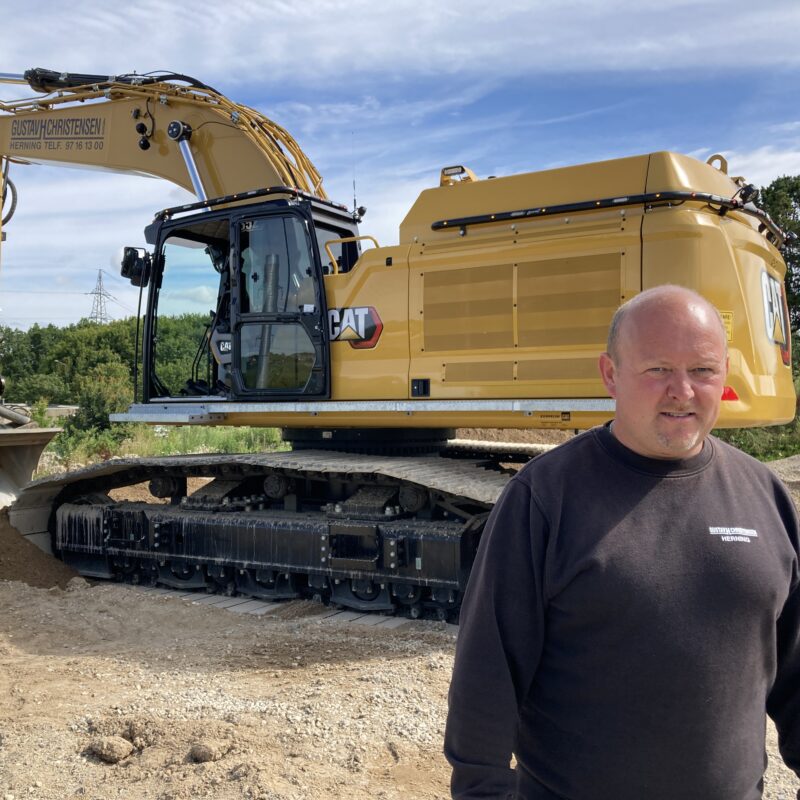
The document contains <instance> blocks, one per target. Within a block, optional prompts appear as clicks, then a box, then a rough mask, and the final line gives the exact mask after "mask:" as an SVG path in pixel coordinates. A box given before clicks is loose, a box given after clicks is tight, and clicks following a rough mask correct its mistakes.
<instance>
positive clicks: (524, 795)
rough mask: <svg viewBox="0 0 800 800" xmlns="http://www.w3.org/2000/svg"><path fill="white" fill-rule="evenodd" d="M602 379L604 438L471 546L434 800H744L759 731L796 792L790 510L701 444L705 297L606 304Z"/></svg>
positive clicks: (757, 763) (716, 389)
mask: <svg viewBox="0 0 800 800" xmlns="http://www.w3.org/2000/svg"><path fill="white" fill-rule="evenodd" d="M599 367H600V374H601V377H602V379H603V382H604V383H605V385H606V388H607V389H608V392H609V393H610V394H611V396H612V397H614V399H615V400H616V413H615V418H614V420H613V422H612V423H611V424H610V425H606V426H604V427H601V428H596V429H593V430H590V431H587V432H586V433H584V434H582V435H580V436H577V437H575V438H574V439H572V440H571V441H569V442H568V443H566V444H564V445H562V446H561V447H559V448H557V449H556V450H553V451H551V452H550V453H547V454H545V455H542V456H539V457H538V458H536V459H534V460H533V461H531V462H530V463H529V464H528V465H526V467H525V468H523V469H522V470H520V472H519V473H518V474H517V475H516V476H515V477H514V478H513V479H512V480H511V482H510V483H509V485H508V487H507V488H506V490H505V492H504V493H503V495H502V497H501V498H500V501H499V502H498V503H497V505H496V506H495V509H494V511H493V513H492V516H491V517H490V519H489V522H488V524H487V526H486V530H485V532H484V534H483V538H482V541H481V545H480V548H479V551H478V555H477V559H476V562H475V565H474V567H473V570H472V575H471V577H470V582H469V586H468V587H467V592H466V595H465V598H464V603H463V606H462V612H461V627H460V630H459V638H458V645H457V649H456V662H455V667H454V670H453V680H452V684H451V687H450V712H449V715H448V720H447V730H446V734H445V754H446V756H447V758H448V760H449V761H450V763H451V765H452V767H453V775H452V783H451V789H452V795H453V797H454V798H459V800H467V799H468V798H519V799H520V800H758V798H761V796H762V789H763V773H764V768H765V765H766V758H765V748H764V737H765V714H766V713H767V712H768V713H769V714H770V716H771V717H772V718H773V719H774V721H775V723H776V725H777V728H778V733H779V739H780V745H781V752H782V755H783V758H784V761H785V762H786V764H787V765H789V766H790V767H791V768H792V769H794V770H795V771H796V772H798V774H800V568H799V567H798V561H799V560H800V556H799V555H798V553H799V551H800V543H799V542H798V538H799V537H798V522H797V516H796V514H795V510H794V507H793V504H792V501H791V498H790V497H789V496H788V494H787V492H786V490H785V488H784V487H783V485H782V484H781V483H780V482H779V481H778V480H777V479H776V478H775V477H774V476H773V475H772V473H771V472H770V471H769V470H768V469H766V468H765V467H764V466H763V465H762V464H760V463H758V462H757V461H755V460H754V459H751V458H750V457H748V456H746V455H744V454H743V453H741V452H740V451H738V450H736V449H735V448H732V447H730V446H728V445H726V444H724V443H723V442H720V441H719V440H717V439H715V438H714V437H712V436H710V435H709V433H710V431H711V428H712V427H713V425H714V422H715V420H716V418H717V415H718V413H719V406H720V400H721V395H722V391H723V388H724V385H725V377H726V375H727V369H728V355H727V343H726V337H725V331H724V328H723V325H722V322H721V320H720V317H719V314H718V313H717V311H716V310H715V309H714V307H713V306H711V305H710V304H709V303H708V302H707V301H706V300H704V299H703V298H702V297H700V296H699V295H697V294H695V293H693V292H690V291H689V290H687V289H683V288H680V287H676V286H665V287H659V288H656V289H651V290H648V291H646V292H643V293H642V294H640V295H638V296H637V297H636V298H634V299H633V300H631V301H630V302H628V303H627V304H625V305H623V306H622V307H621V308H620V309H619V310H618V311H617V313H616V315H615V317H614V320H613V321H612V324H611V328H610V331H609V340H608V345H607V352H605V353H603V354H602V355H601V357H600V364H599ZM512 754H513V755H514V756H515V758H516V767H515V768H513V769H512V767H511V766H510V760H511V756H512Z"/></svg>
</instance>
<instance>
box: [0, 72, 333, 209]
mask: <svg viewBox="0 0 800 800" xmlns="http://www.w3.org/2000/svg"><path fill="white" fill-rule="evenodd" d="M24 81H25V82H26V83H27V84H28V85H30V86H31V87H32V88H33V89H35V90H36V91H38V92H42V93H43V94H41V95H40V96H37V97H34V98H29V99H24V100H14V101H8V102H3V101H0V155H2V156H3V157H5V158H8V159H10V160H12V161H15V162H19V163H32V164H36V163H49V164H55V165H67V166H83V167H92V168H100V169H107V170H111V171H115V172H126V173H140V174H146V175H151V176H154V177H157V178H163V179H164V180H168V181H171V182H172V183H175V184H177V185H179V186H182V187H183V188H184V189H187V190H188V191H190V192H193V193H195V194H196V195H198V197H201V198H202V197H217V196H220V195H231V194H236V193H240V192H245V191H248V190H250V189H256V188H259V187H262V186H275V185H281V186H288V187H292V188H296V189H299V190H300V191H303V192H305V193H307V194H310V195H313V196H314V197H319V198H322V199H324V198H326V197H327V195H326V194H325V190H324V189H323V187H322V177H321V176H320V174H319V172H318V171H317V169H316V167H314V165H313V164H312V163H311V161H310V159H309V158H308V157H307V156H306V155H305V153H303V151H302V149H301V148H300V146H299V145H298V144H297V142H296V141H295V140H294V138H293V137H292V136H291V135H290V134H289V133H288V132H287V131H286V130H285V129H284V128H282V127H281V126H280V125H278V124H277V123H275V122H273V121H272V120H270V119H268V118H267V117H265V116H264V115H263V114H261V113H260V112H258V111H256V110H255V109H252V108H249V107H248V106H244V105H241V104H238V103H234V102H232V101H231V100H228V99H227V98H226V97H225V96H224V95H222V94H220V93H219V92H217V91H215V90H214V89H212V88H211V87H209V86H206V85H205V84H203V83H200V82H199V81H196V80H194V79H192V78H188V77H187V76H183V75H175V74H173V73H166V74H163V75H159V76H157V77H153V76H147V77H144V76H139V75H122V76H111V77H109V76H100V75H77V76H76V75H71V74H69V73H56V72H53V71H50V70H42V69H34V70H28V71H27V72H26V73H25V74H24ZM2 82H4V80H3V79H2V78H0V83H2ZM5 82H7V83H8V82H11V83H19V82H20V79H19V78H18V77H16V78H15V77H7V78H6V79H5ZM190 142H191V146H190V147H189V148H187V147H186V146H182V145H183V143H187V144H188V143H190ZM176 145H177V146H176ZM187 150H188V152H187ZM192 161H193V162H194V172H195V174H194V175H193V168H192V166H190V165H191V162H192Z"/></svg>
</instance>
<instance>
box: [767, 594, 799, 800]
mask: <svg viewBox="0 0 800 800" xmlns="http://www.w3.org/2000/svg"><path fill="white" fill-rule="evenodd" d="M767 712H768V713H769V715H770V716H771V717H772V719H773V720H774V721H775V727H776V728H777V729H778V746H779V749H780V751H781V755H782V756H783V760H784V762H785V763H786V766H787V767H789V768H790V769H792V770H794V772H795V773H796V774H797V776H798V777H800V584H798V585H797V586H795V588H794V591H793V592H792V594H791V595H790V596H789V599H788V601H787V602H786V605H785V606H784V608H783V612H782V613H781V616H780V617H779V619H778V669H777V673H776V676H775V683H774V684H773V685H772V690H771V692H770V694H769V698H768V699H767ZM798 797H800V793H799V794H798Z"/></svg>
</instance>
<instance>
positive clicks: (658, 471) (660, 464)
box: [594, 422, 714, 477]
mask: <svg viewBox="0 0 800 800" xmlns="http://www.w3.org/2000/svg"><path fill="white" fill-rule="evenodd" d="M594 434H595V436H596V438H597V441H598V442H599V444H600V446H601V447H602V448H603V449H604V450H605V451H606V452H607V453H608V454H609V455H610V456H611V457H612V458H613V459H615V460H616V461H619V462H621V463H622V464H624V465H625V466H626V467H629V468H630V469H634V470H636V471H637V472H644V473H646V474H648V475H656V476H659V477H670V476H674V477H677V476H681V475H691V474H692V473H695V472H700V471H701V470H703V469H705V467H706V466H708V464H709V462H710V461H711V459H712V458H713V457H714V443H713V439H712V437H710V436H707V437H706V438H705V440H704V441H703V449H702V450H701V451H700V452H699V453H698V454H697V455H696V456H690V457H689V458H648V457H647V456H642V455H639V453H636V452H634V451H633V450H631V449H629V448H628V447H626V446H625V445H624V444H622V443H621V442H620V441H619V440H618V439H617V438H616V437H615V436H614V434H613V433H611V423H610V422H608V423H606V424H605V425H603V426H602V427H601V428H595V429H594Z"/></svg>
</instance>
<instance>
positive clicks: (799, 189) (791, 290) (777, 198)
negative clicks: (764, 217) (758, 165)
mask: <svg viewBox="0 0 800 800" xmlns="http://www.w3.org/2000/svg"><path fill="white" fill-rule="evenodd" d="M759 205H760V206H761V208H763V209H764V211H766V212H767V213H768V214H769V215H770V216H771V217H772V219H773V220H774V221H775V222H776V223H777V224H778V225H780V227H781V228H783V230H784V231H786V232H787V233H789V234H790V236H789V239H788V240H787V242H786V244H785V246H784V248H783V259H784V261H785V262H786V281H785V285H786V302H787V303H788V305H789V318H790V321H791V325H792V328H793V329H794V330H795V331H797V330H798V329H800V238H798V237H800V175H794V176H790V175H784V176H783V177H781V178H776V179H775V180H774V181H772V183H771V184H770V185H769V186H766V187H764V188H762V189H761V197H760V200H759Z"/></svg>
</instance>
